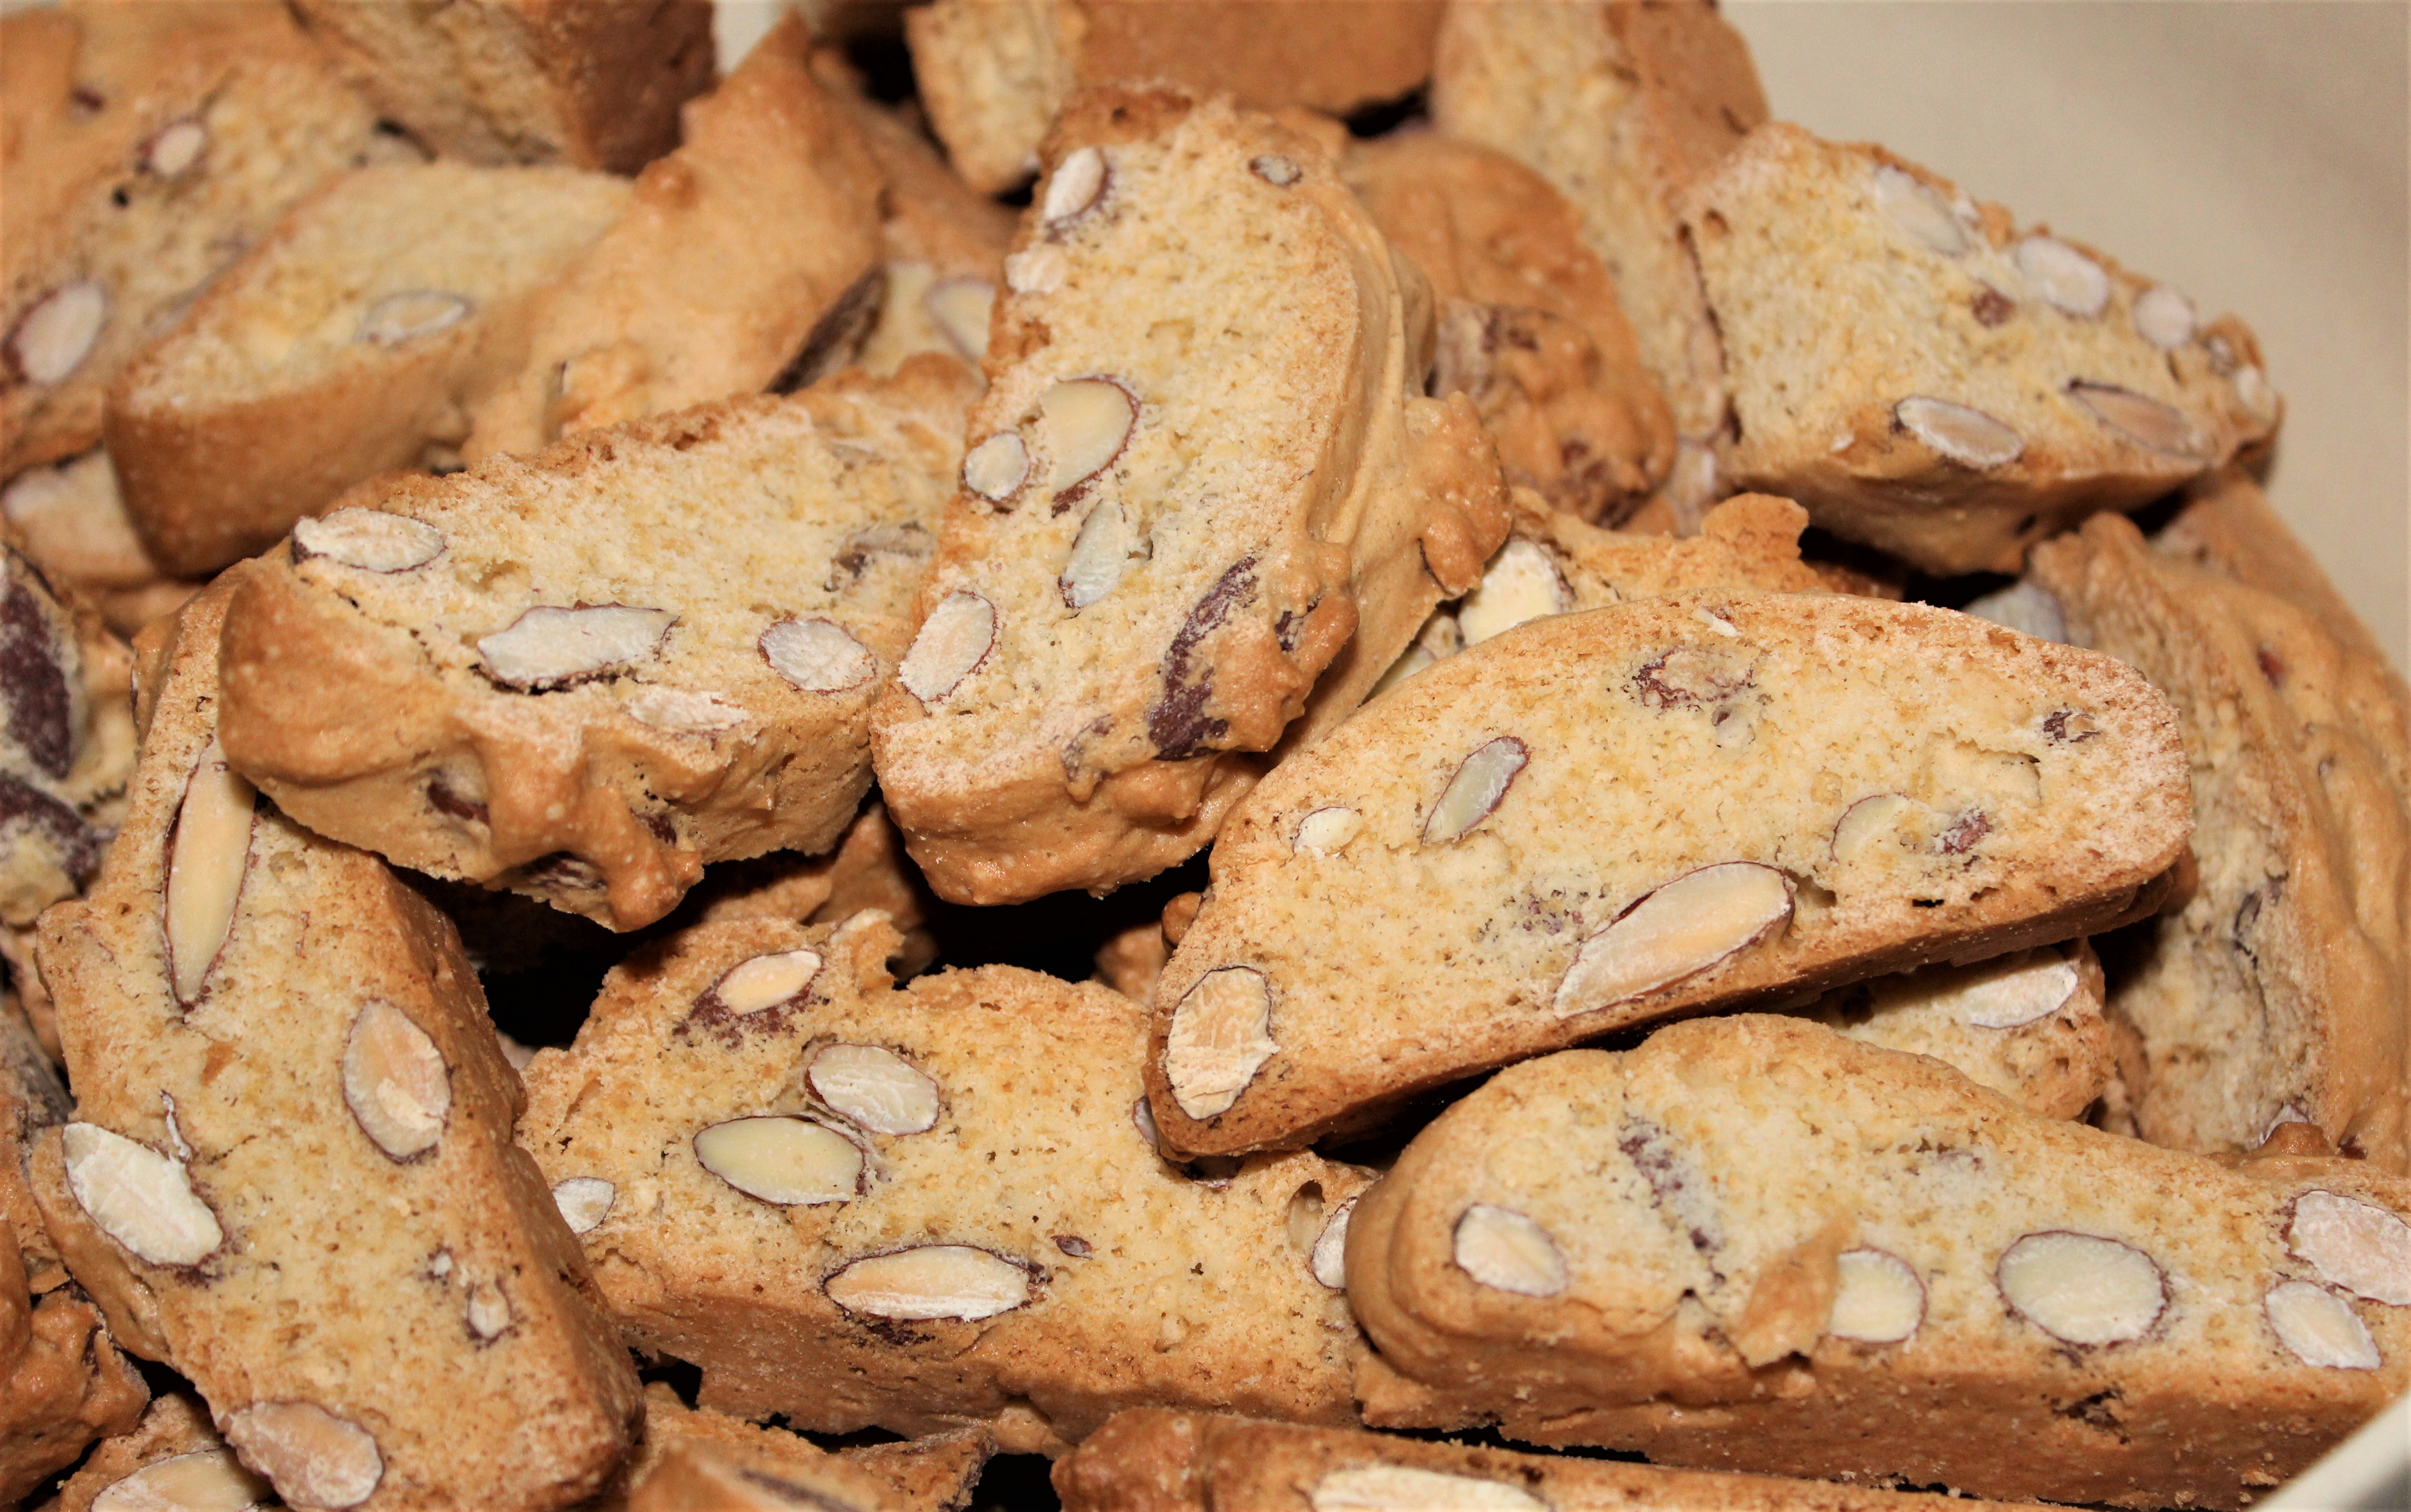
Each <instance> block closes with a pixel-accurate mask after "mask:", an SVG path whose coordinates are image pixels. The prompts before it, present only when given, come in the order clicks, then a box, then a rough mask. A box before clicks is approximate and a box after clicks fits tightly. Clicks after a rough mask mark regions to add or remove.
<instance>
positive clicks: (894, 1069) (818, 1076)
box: [804, 1044, 940, 1135]
mask: <svg viewBox="0 0 2411 1512" xmlns="http://www.w3.org/2000/svg"><path fill="white" fill-rule="evenodd" d="M804 1078H805V1081H806V1082H807V1083H810V1085H811V1089H812V1095H813V1096H814V1097H816V1098H820V1099H821V1101H823V1102H825V1103H826V1104H827V1105H828V1106H829V1108H830V1109H831V1110H832V1111H834V1112H839V1113H841V1114H843V1115H844V1116H845V1117H847V1118H849V1119H851V1120H853V1122H854V1124H855V1127H857V1128H866V1129H869V1131H870V1132H871V1133H873V1134H897V1135H901V1134H919V1133H923V1132H926V1131H927V1130H928V1129H931V1128H934V1127H937V1123H938V1108H939V1100H940V1099H939V1097H938V1083H936V1081H934V1080H933V1079H932V1078H931V1077H930V1076H929V1075H928V1073H927V1072H925V1071H923V1070H922V1069H920V1068H919V1067H916V1066H914V1065H913V1063H912V1062H911V1061H909V1060H906V1059H905V1058H904V1057H903V1056H901V1055H899V1054H896V1052H894V1051H892V1050H884V1049H882V1048H881V1047H879V1046H877V1045H848V1044H834V1045H823V1046H822V1047H821V1048H820V1049H819V1050H817V1051H815V1052H814V1053H813V1054H812V1059H811V1066H809V1067H808V1068H807V1069H805V1072H804Z"/></svg>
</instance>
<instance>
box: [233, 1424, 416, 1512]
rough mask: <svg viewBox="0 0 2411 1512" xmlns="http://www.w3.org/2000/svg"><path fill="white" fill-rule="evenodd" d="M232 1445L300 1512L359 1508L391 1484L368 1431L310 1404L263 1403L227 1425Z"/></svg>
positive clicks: (338, 1511)
mask: <svg viewBox="0 0 2411 1512" xmlns="http://www.w3.org/2000/svg"><path fill="white" fill-rule="evenodd" d="M226 1442H227V1443H229V1444H231V1445H233V1446H234V1447H235V1448H236V1450H237V1451H238V1452H240V1453H241V1455H242V1457H243V1459H244V1460H245V1461H249V1462H250V1463H251V1464H252V1465H254V1466H256V1468H257V1469H258V1470H259V1471H260V1472H261V1473H262V1474H264V1475H265V1476H268V1479H269V1482H270V1484H271V1485H273V1486H274V1487H275V1488H276V1494H277V1495H279V1496H281V1497H283V1498H284V1499H285V1503H286V1505H291V1506H297V1507H325V1508H329V1512H340V1509H341V1508H343V1507H347V1506H358V1505H360V1504H361V1503H362V1502H365V1501H367V1500H368V1499H369V1498H370V1497H371V1496H372V1495H373V1494H374V1493H375V1491H376V1489H377V1482H378V1481H380V1480H383V1479H384V1478H385V1457H384V1456H383V1455H381V1454H379V1453H378V1452H377V1445H376V1440H375V1439H373V1438H372V1437H370V1436H369V1432H368V1430H367V1429H365V1428H362V1427H361V1426H360V1425H359V1424H358V1423H356V1422H353V1421H351V1420H350V1419H349V1418H339V1417H337V1416H336V1415H335V1414H333V1413H331V1412H329V1411H328V1410H327V1409H326V1408H324V1407H321V1406H318V1405H316V1404H315V1403H308V1402H262V1403H256V1404H255V1405H253V1406H249V1407H245V1408H243V1409H242V1410H241V1412H238V1413H236V1414H235V1415H234V1416H233V1417H231V1418H227V1419H226Z"/></svg>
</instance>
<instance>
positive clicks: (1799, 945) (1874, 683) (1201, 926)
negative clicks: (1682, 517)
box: [1147, 591, 2189, 1154]
mask: <svg viewBox="0 0 2411 1512" xmlns="http://www.w3.org/2000/svg"><path fill="white" fill-rule="evenodd" d="M2183 762H2184V753H2183V748H2182V747H2181V745H2180V744H2179V741H2178V736H2177V731H2176V721H2175V719H2174V717H2173V715H2172V714H2171V713H2170V709H2169V706H2168V704H2167V701H2166V700H2164V699H2162V698H2161V697H2160V696H2159V695H2158V694H2157V693H2155V692H2154V691H2152V690H2151V688H2150V687H2149V686H2148V685H2147V684H2146V683H2145V682H2144V681H2143V679H2142V678H2141V676H2138V675H2137V674H2135V673H2134V672H2133V671H2132V670H2131V669H2130V668H2127V667H2126V666H2123V665H2121V664H2120V663H2118V662H2116V661H2112V660H2111V659H2110V658H2109V657H2106V656H2098V655H2094V654H2090V653H2086V652H2080V651H2076V650H2073V649H2071V648H2068V647H2054V646H2050V645H2046V644H2044V643H2041V642H2038V641H2034V640H2030V639H2028V638H2026V637H2024V636H2019V635H2014V634H2011V633H2010V632H2007V631H2004V630H2001V629H1998V628H1997V627H1995V626H1992V625H1987V624H1984V623H1982V622H1981V621H1980V620H1977V619H1974V618H1969V617H1967V616H1965V615H1961V614H1955V613H1953V612H1951V611H1950V610H1947V609H1932V608H1926V607H1924V606H1922V605H1917V604H1900V603H1887V602H1883V601H1880V600H1874V599H1858V598H1849V597H1846V596H1844V595H1841V594H1768V593H1752V592H1747V591H1730V592H1727V591H1717V592H1709V593H1690V594H1677V595H1673V596H1669V597H1664V598H1654V599H1644V600H1639V601H1635V602H1633V603H1626V604H1621V605H1617V606H1615V607H1614V608H1608V609H1600V610H1594V611H1591V612H1589V613H1586V614H1575V615H1561V616H1558V617H1556V618H1549V619H1543V620H1539V621H1536V622H1534V623H1531V624H1527V625H1524V626H1520V627H1518V628H1517V629H1515V630H1512V631H1510V632H1507V633H1506V634H1503V635H1500V636H1499V637H1498V638H1497V639H1496V640H1493V641H1491V642H1488V643H1487V644H1485V645H1483V646H1481V647H1477V648H1475V649H1474V650H1472V651H1469V652H1467V653H1466V654H1464V655H1462V656H1458V657H1454V658H1452V659H1450V660H1449V661H1445V662H1442V663H1441V664H1439V666H1436V667H1433V668H1431V669H1430V670H1428V671H1426V672H1424V673H1421V674H1419V675H1417V676H1415V677H1413V678H1411V679H1410V680H1409V681H1407V682H1406V683H1404V684H1402V685H1400V686H1399V687H1397V688H1395V689H1394V690H1393V691H1390V692H1389V693H1386V694H1384V695H1383V696H1382V697H1381V699H1379V700H1378V701H1376V702H1375V703H1374V704H1372V705H1369V706H1368V707H1367V708H1366V710H1365V711H1364V713H1363V714H1361V715H1360V716H1358V717H1357V718H1356V719H1354V720H1351V721H1350V722H1349V723H1348V724H1346V725H1345V726H1343V727H1342V728H1341V729H1340V730H1339V731H1338V732H1337V734H1333V735H1332V736H1331V737H1330V738H1329V739H1328V740H1326V741H1324V742H1323V743H1322V745H1321V746H1319V747H1317V748H1315V749H1311V750H1308V751H1304V752H1301V753H1299V754H1298V755H1296V756H1293V757H1292V758H1291V759H1290V760H1288V761H1287V762H1284V763H1282V764H1281V766H1280V768H1279V771H1278V772H1276V773H1275V774H1274V775H1273V776H1272V777H1271V778H1268V779H1266V781H1265V782H1264V785H1263V786H1261V787H1259V788H1258V789H1257V790H1256V792H1254V793H1253V794H1252V795H1251V796H1250V797H1249V801H1248V804H1247V806H1246V807H1245V808H1244V809H1243V810H1242V811H1241V812H1240V813H1239V814H1238V815H1236V816H1235V818H1234V819H1233V821H1232V824H1231V826H1230V827H1229V828H1228V829H1227V830H1226V831H1225V832H1224V836H1223V838H1222V839H1221V841H1220V843H1218V844H1217V845H1216V847H1215V849H1214V865H1213V879H1214V880H1213V886H1212V888H1211V889H1210V891H1209V893H1208V895H1207V901H1206V905H1205V907H1204V908H1203V909H1200V910H1199V912H1198V915H1197V920H1196V922H1195V923H1193V924H1191V926H1190V928H1189V931H1188V933H1187V934H1186V935H1185V936H1184V937H1183V938H1182V939H1181V942H1180V949H1179V951H1178V952H1176V954H1175V955H1174V956H1173V958H1172V961H1171V963H1170V964H1169V965H1168V966H1167V967H1165V968H1164V973H1163V977H1162V981H1161V982H1160V983H1159V984H1158V986H1157V988H1156V996H1155V1001H1156V1029H1155V1053H1154V1055H1153V1057H1152V1059H1151V1061H1150V1064H1149V1067H1148V1071H1147V1083H1148V1090H1149V1094H1150V1097H1151V1099H1152V1101H1153V1104H1154V1107H1155V1114H1156V1120H1157V1123H1158V1124H1159V1125H1160V1126H1161V1127H1162V1130H1163V1133H1164V1140H1165V1143H1166V1145H1167V1146H1168V1147H1169V1148H1171V1149H1174V1150H1176V1151H1184V1152H1188V1153H1191V1154H1198V1153H1215V1154H1223V1153H1230V1152H1235V1151H1239V1150H1251V1149H1262V1148H1266V1147H1272V1146H1283V1145H1294V1144H1300V1143H1304V1142H1306V1141H1308V1140H1312V1139H1315V1138H1318V1137H1320V1136H1322V1134H1325V1133H1327V1132H1331V1131H1334V1130H1337V1129H1343V1128H1347V1127H1352V1126H1358V1125H1362V1124H1364V1123H1366V1122H1367V1121H1368V1120H1370V1119H1372V1118H1374V1117H1376V1116H1378V1114H1379V1112H1380V1111H1381V1108H1382V1106H1383V1105H1384V1104H1386V1103H1389V1102H1391V1101H1394V1100H1395V1099H1396V1098H1402V1097H1404V1096H1407V1095H1410V1094H1412V1093H1415V1092H1419V1091H1421V1090H1424V1089H1425V1088H1429V1087H1434V1086H1439V1085H1440V1084H1442V1083H1447V1082H1449V1081H1452V1080H1454V1079H1456V1078H1458V1077H1464V1076H1469V1075H1472V1074H1474V1073H1476V1072H1480V1071H1484V1070H1488V1069H1491V1068H1492V1067H1495V1066H1499V1065H1502V1064H1504V1063H1506V1062H1508V1061H1511V1060H1514V1059H1518V1058H1520V1057H1522V1056H1526V1055H1529V1054H1535V1053H1537V1052H1541V1051H1544V1050H1553V1049H1556V1048H1559V1047H1561V1046H1565V1045H1570V1044H1574V1043H1577V1042H1579V1041H1581V1040H1583V1039H1589V1038H1591V1037H1593V1036H1597V1035H1600V1034H1604V1033H1606V1032H1608V1031H1609V1030H1612V1029H1617V1028H1622V1027H1624V1026H1626V1025H1633V1024H1639V1023H1645V1022H1647V1021H1649V1020H1652V1019H1657V1018H1663V1017H1666V1016H1668V1015H1670V1014H1676V1013H1687V1012H1696V1011H1699V1010H1704V1009H1712V1008H1721V1007H1729V1006H1734V1005H1741V1004H1748V1003H1767V1002H1771V1001H1786V1000H1789V1001H1798V1000H1799V999H1800V997H1801V996H1804V995H1805V994H1808V993H1812V992H1815V991H1818V990H1820V989H1822V988H1826V987H1831V986H1835V985H1839V984H1841V983H1844V982H1848V981H1856V980H1858V979H1861V978H1864V977H1870V976H1876V975H1878V974H1881V973H1883V972H1887V971H1899V970H1904V969H1907V968H1909V967H1915V966H1919V965H1922V964H1924V963H1927V962H1932V961H1939V960H1951V961H1967V960H1982V959H1986V958H1989V957H1991V956H1994V955H1997V954H2000V953H2002V952H2006V951H2009V950H2014V949H2018V948H2021V947H2024V946H2028V945H2033V944H2038V943H2043V942H2047V941H2053V940H2059V939H2065V938H2071V937H2074V936H2077V935H2082V934H2086V933H2090V932H2092V931H2095V930H2097V929H2100V928H2104V927H2107V926H2109V925H2111V924H2112V923H2118V922H2120V921H2123V920H2125V919H2128V918H2132V917H2136V916H2138V915H2139V914H2140V913H2142V912H2148V911H2149V909H2150V908H2151V907H2152V905H2153V904H2154V903H2155V902H2156V900H2157V897H2158V895H2159V894H2160V892H2161V888H2160V887H2159V886H2156V885H2155V882H2156V881H2157V880H2158V879H2160V878H2161V876H2162V874H2163V873H2165V872H2167V871H2168V870H2169V869H2170V866H2171V865H2173V864H2174V863H2175V861H2176V860H2177V857H2178V855H2179V853H2180V852H2181V851H2182V850H2183V849H2184V846H2185V834H2186V831H2187V829H2188V827H2189V823H2188V813H2187V805H2186V795H2185V772H2184V765H2183Z"/></svg>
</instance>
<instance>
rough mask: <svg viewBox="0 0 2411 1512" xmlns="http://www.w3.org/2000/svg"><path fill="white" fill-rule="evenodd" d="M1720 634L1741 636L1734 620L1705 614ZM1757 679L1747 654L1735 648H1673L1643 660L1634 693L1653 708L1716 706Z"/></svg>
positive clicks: (1633, 681) (1635, 681) (1633, 687)
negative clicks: (1736, 629) (1733, 622)
mask: <svg viewBox="0 0 2411 1512" xmlns="http://www.w3.org/2000/svg"><path fill="white" fill-rule="evenodd" d="M1702 622H1704V623H1712V624H1713V625H1714V626H1716V627H1720V628H1718V629H1717V633H1718V634H1720V635H1725V636H1732V637H1735V638H1738V632H1736V631H1735V629H1734V627H1733V624H1732V621H1731V620H1728V619H1725V618H1721V617H1719V616H1716V615H1706V616H1704V617H1703V618H1702ZM1756 680H1757V674H1756V671H1755V669H1754V668H1753V667H1752V665H1751V663H1750V660H1749V658H1748V656H1747V655H1746V654H1745V653H1744V652H1742V651H1741V650H1739V649H1738V648H1735V647H1714V646H1676V647H1669V648H1668V649H1666V650H1664V651H1660V652H1659V653H1658V655H1656V656H1654V657H1651V658H1650V659H1649V660H1648V661H1644V662H1643V663H1642V664H1641V667H1640V669H1639V670H1638V671H1636V672H1634V673H1633V675H1632V693H1633V696H1634V697H1635V698H1638V699H1639V700H1641V703H1642V705H1644V707H1647V708H1653V709H1675V708H1714V707H1716V706H1717V705H1720V704H1723V703H1725V702H1726V701H1727V700H1729V699H1731V698H1732V697H1733V695H1735V694H1736V693H1739V692H1742V691H1745V690H1746V689H1747V688H1749V687H1750V686H1751V684H1752V683H1753V682H1755V681H1756Z"/></svg>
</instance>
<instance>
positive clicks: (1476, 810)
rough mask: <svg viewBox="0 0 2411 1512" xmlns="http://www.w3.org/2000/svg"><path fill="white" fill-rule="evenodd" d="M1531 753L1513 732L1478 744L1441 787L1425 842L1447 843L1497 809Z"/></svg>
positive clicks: (1426, 823)
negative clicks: (1443, 786)
mask: <svg viewBox="0 0 2411 1512" xmlns="http://www.w3.org/2000/svg"><path fill="white" fill-rule="evenodd" d="M1529 760H1530V754H1529V752H1527V750H1526V749H1525V748H1524V743H1523V742H1522V741H1520V740H1518V739H1516V738H1515V737H1514V736H1513V735H1500V736H1498V738H1497V739H1495V740H1491V741H1489V742H1486V743H1485V744H1483V745H1482V746H1480V747H1477V748H1476V749H1474V751H1473V753H1472V754H1471V755H1469V756H1468V757H1466V758H1465V760H1463V761H1462V762H1459V763H1457V766H1456V772H1455V774H1454V776H1452V777H1451V778H1449V779H1448V786H1447V787H1446V788H1444V789H1442V790H1441V791H1440V795H1439V802H1437V803H1435V804H1433V805H1432V807H1431V813H1430V814H1429V815H1427V816H1425V820H1424V844H1425V845H1446V844H1448V843H1450V842H1451V841H1454V840H1457V839H1461V838H1463V837H1464V836H1466V834H1468V833H1469V831H1471V830H1472V828H1473V827H1474V826H1475V825H1477V824H1479V823H1481V822H1482V821H1483V820H1485V819H1488V818H1489V817H1490V816H1491V815H1492V814H1493V813H1495V812H1497V811H1498V806H1499V805H1500V804H1501V803H1503V802H1505V801H1506V798H1507V790H1508V788H1509V787H1511V786H1512V785H1513V783H1514V781H1515V778H1516V776H1517V775H1518V774H1519V773H1521V772H1522V771H1523V770H1524V767H1525V764H1526V763H1527V762H1528V761H1529Z"/></svg>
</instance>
